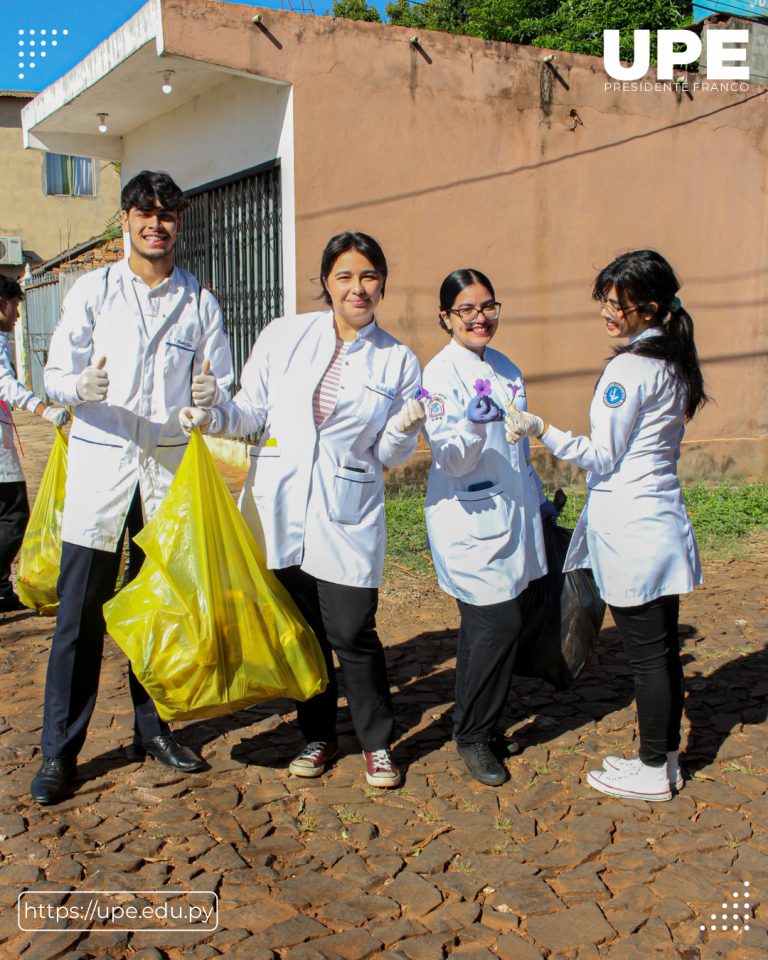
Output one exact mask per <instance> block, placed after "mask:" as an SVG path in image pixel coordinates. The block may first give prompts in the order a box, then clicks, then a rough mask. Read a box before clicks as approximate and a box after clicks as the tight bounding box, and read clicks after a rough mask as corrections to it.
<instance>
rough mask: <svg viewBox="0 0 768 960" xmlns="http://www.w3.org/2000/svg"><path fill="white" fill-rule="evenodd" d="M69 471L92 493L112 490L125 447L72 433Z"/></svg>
mask: <svg viewBox="0 0 768 960" xmlns="http://www.w3.org/2000/svg"><path fill="white" fill-rule="evenodd" d="M69 439H70V443H69V455H68V473H69V475H70V476H77V477H79V478H82V479H81V482H82V484H83V486H84V487H85V488H86V489H87V490H88V491H89V492H90V493H101V492H103V491H105V490H111V489H112V488H113V487H114V486H115V484H116V483H117V480H118V473H119V470H120V461H121V460H122V458H123V448H122V446H118V445H117V444H110V443H104V442H102V441H100V440H86V439H85V438H84V437H81V436H78V435H77V434H75V433H74V432H73V433H71V434H70V438H69Z"/></svg>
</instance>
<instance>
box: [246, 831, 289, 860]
mask: <svg viewBox="0 0 768 960" xmlns="http://www.w3.org/2000/svg"><path fill="white" fill-rule="evenodd" d="M240 852H241V853H242V854H243V856H244V857H247V858H248V859H249V860H255V859H256V858H257V857H262V856H264V855H265V854H270V855H272V856H273V857H284V856H288V857H290V856H293V855H294V854H302V853H303V852H304V847H303V846H302V845H301V844H300V843H299V841H298V840H295V839H294V838H293V837H284V836H274V835H272V836H270V837H265V838H264V839H263V840H256V841H255V842H253V841H252V842H251V843H249V844H248V846H247V847H241V848H240Z"/></svg>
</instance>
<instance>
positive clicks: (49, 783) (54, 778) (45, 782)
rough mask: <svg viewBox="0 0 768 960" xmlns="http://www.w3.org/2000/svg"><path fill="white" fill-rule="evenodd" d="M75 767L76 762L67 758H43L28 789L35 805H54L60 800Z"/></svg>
mask: <svg viewBox="0 0 768 960" xmlns="http://www.w3.org/2000/svg"><path fill="white" fill-rule="evenodd" d="M76 766H77V760H73V759H71V758H69V757H43V762H42V764H41V765H40V769H39V770H38V771H37V773H36V774H35V779H34V780H33V781H32V786H31V788H30V793H31V794H32V799H33V800H34V801H35V803H56V801H57V800H60V799H61V797H62V795H63V794H64V791H65V790H66V789H67V784H68V783H69V778H70V777H71V776H72V774H73V773H74V772H75V767H76Z"/></svg>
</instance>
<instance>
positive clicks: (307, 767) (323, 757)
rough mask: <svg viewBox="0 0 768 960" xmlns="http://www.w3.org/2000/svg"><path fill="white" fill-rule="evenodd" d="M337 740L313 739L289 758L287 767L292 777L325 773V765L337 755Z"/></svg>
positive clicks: (314, 775)
mask: <svg viewBox="0 0 768 960" xmlns="http://www.w3.org/2000/svg"><path fill="white" fill-rule="evenodd" d="M338 752H339V741H338V740H332V741H329V742H326V741H325V740H313V741H312V742H311V743H308V744H307V745H306V747H304V749H303V750H302V751H301V753H300V754H299V755H298V756H297V757H295V758H294V759H293V760H291V766H290V767H289V769H290V771H291V773H292V774H293V775H294V777H319V776H321V775H322V774H323V773H325V768H326V766H327V765H328V764H329V763H330V762H331V760H333V758H334V757H335V756H337V754H338Z"/></svg>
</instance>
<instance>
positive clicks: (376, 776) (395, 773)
mask: <svg viewBox="0 0 768 960" xmlns="http://www.w3.org/2000/svg"><path fill="white" fill-rule="evenodd" d="M363 756H364V757H365V764H366V771H365V779H366V780H367V781H368V783H370V785H371V786H372V787H399V786H400V781H401V780H402V777H401V776H400V771H399V770H398V768H397V766H396V765H395V763H394V762H393V761H392V754H391V753H390V752H389V750H372V751H369V750H363Z"/></svg>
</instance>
